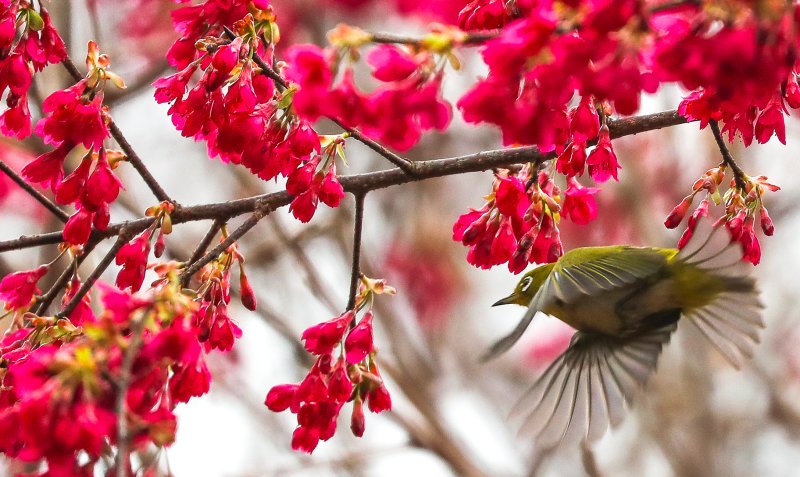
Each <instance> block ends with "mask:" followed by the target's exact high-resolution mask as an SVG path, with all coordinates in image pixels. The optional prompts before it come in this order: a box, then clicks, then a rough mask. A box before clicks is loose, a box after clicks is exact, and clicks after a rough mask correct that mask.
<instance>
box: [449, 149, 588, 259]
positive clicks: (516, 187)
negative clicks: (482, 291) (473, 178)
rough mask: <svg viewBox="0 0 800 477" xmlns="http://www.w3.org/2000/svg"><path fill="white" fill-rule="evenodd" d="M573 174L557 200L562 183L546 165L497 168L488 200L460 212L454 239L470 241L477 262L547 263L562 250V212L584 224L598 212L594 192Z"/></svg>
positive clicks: (472, 254)
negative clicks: (542, 168)
mask: <svg viewBox="0 0 800 477" xmlns="http://www.w3.org/2000/svg"><path fill="white" fill-rule="evenodd" d="M597 191H598V189H596V188H591V187H583V186H581V185H580V184H579V183H578V182H577V180H575V179H574V178H571V179H570V181H569V187H568V188H567V190H566V191H565V193H564V196H565V199H564V201H563V204H562V203H560V201H561V189H560V188H559V187H558V186H556V185H555V183H554V182H553V180H552V178H551V177H550V175H549V174H548V173H546V172H544V171H541V172H538V173H536V172H534V171H533V170H532V169H531V166H530V165H526V166H524V167H523V169H522V170H521V171H520V172H517V173H513V172H511V171H500V172H498V173H496V174H495V180H494V184H493V189H492V193H491V194H489V195H488V196H487V197H486V200H487V202H486V204H485V205H484V206H483V207H482V208H480V209H478V210H474V209H471V210H470V212H468V213H466V214H464V215H462V216H461V217H459V219H458V221H457V222H456V224H455V225H454V226H453V240H455V241H458V242H461V243H463V244H464V245H466V246H468V247H469V253H468V254H467V261H468V262H469V263H471V264H472V265H475V266H476V267H480V268H489V267H492V266H495V265H499V264H502V263H506V262H507V263H508V269H509V270H510V271H511V272H512V273H519V272H521V271H522V270H524V269H525V267H526V266H527V265H528V264H529V263H547V262H553V261H555V260H557V259H558V257H560V256H561V254H562V253H563V251H564V250H563V246H562V244H561V237H560V234H559V231H558V221H559V220H560V216H561V215H563V216H565V217H568V218H570V219H572V220H573V221H574V222H575V223H578V224H585V223H587V222H589V221H590V220H592V219H594V218H595V217H596V215H597V205H596V203H595V199H594V194H595V193H597Z"/></svg>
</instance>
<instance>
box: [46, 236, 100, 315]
mask: <svg viewBox="0 0 800 477" xmlns="http://www.w3.org/2000/svg"><path fill="white" fill-rule="evenodd" d="M95 246H97V243H96V242H91V241H90V242H89V243H87V244H86V246H85V247H83V255H81V256H80V257H76V258H75V259H74V260H77V263H75V264H73V263H70V264H69V265H68V266H67V268H65V269H64V271H63V272H61V275H59V276H58V278H57V279H56V281H55V283H53V286H51V287H50V289H49V290H47V293H45V294H44V295H42V298H41V299H40V300H39V303H37V304H36V308H35V309H34V310H33V311H34V313H36V314H37V315H44V314H45V313H47V308H49V307H50V304H51V303H52V302H53V300H55V298H56V297H57V296H58V294H59V293H60V292H61V290H63V289H64V288H66V286H67V284H68V283H69V281H70V279H72V275H73V273H75V271H76V270H77V269H78V268H79V267H80V266H81V264H82V263H83V261H84V260H85V259H86V257H88V256H89V254H90V253H92V250H94V248H95Z"/></svg>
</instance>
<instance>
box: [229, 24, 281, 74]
mask: <svg viewBox="0 0 800 477" xmlns="http://www.w3.org/2000/svg"><path fill="white" fill-rule="evenodd" d="M222 30H223V31H224V32H225V36H227V37H228V39H230V40H235V39H236V34H235V33H233V31H231V29H230V28H228V27H227V26H223V27H222ZM253 61H255V62H256V64H257V65H258V67H259V68H261V70H262V72H263V73H264V74H265V75H267V77H268V78H269V79H271V80H272V81H274V82H275V83H277V84H278V86H280V87H281V88H283V89H286V88H288V87H289V84H288V83H287V82H286V80H285V79H283V77H282V76H281V75H280V73H278V71H277V70H275V69H273V68H272V66H271V65H268V64H267V62H266V61H264V60H263V58H261V57H260V56H259V55H257V54H255V55H253Z"/></svg>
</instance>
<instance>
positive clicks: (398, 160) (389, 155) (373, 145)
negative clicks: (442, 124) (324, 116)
mask: <svg viewBox="0 0 800 477" xmlns="http://www.w3.org/2000/svg"><path fill="white" fill-rule="evenodd" d="M328 119H330V120H331V121H333V122H334V123H335V124H336V125H337V126H339V127H340V128H342V130H344V131H345V132H347V134H349V135H350V136H351V137H352V138H353V139H355V140H357V141H359V142H360V143H361V144H363V145H365V146H367V147H368V148H370V149H372V150H373V151H375V152H377V153H378V154H380V155H381V156H383V157H384V158H385V159H386V160H388V161H389V162H391V163H392V164H394V165H395V166H397V167H399V168H400V169H401V170H402V171H403V172H405V173H406V174H408V175H410V176H412V177H416V175H417V169H416V167H415V166H416V163H415V162H412V161H409V160H408V159H406V158H404V157H401V156H399V155H397V154H395V153H394V152H392V151H390V150H389V149H387V148H386V147H385V146H383V145H382V144H381V143H379V142H377V141H374V140H372V139H370V138H368V137H367V136H365V135H364V133H362V132H361V131H359V130H358V129H356V128H351V127H348V126H345V125H344V124H343V123H342V122H341V121H339V120H338V119H337V118H334V117H332V116H328Z"/></svg>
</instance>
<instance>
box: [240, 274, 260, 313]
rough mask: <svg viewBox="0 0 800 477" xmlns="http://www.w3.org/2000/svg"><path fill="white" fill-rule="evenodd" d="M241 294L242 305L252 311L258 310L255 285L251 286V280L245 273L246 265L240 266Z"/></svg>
mask: <svg viewBox="0 0 800 477" xmlns="http://www.w3.org/2000/svg"><path fill="white" fill-rule="evenodd" d="M239 296H240V297H241V299H242V305H244V307H245V308H247V309H248V310H250V311H256V303H257V301H256V294H255V292H253V287H251V286H250V281H249V280H248V279H247V275H245V273H244V267H241V266H240V267H239Z"/></svg>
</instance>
